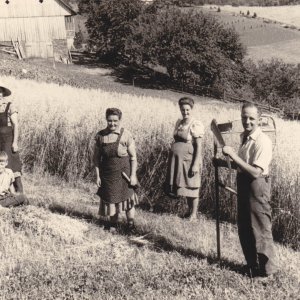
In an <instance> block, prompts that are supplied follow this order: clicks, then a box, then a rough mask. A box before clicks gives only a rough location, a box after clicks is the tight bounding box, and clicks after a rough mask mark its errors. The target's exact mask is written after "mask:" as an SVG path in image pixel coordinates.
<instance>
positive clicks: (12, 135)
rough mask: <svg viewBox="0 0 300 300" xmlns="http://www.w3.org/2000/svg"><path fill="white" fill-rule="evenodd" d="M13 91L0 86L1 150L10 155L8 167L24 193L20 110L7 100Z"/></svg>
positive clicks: (17, 187) (17, 185) (17, 188)
mask: <svg viewBox="0 0 300 300" xmlns="http://www.w3.org/2000/svg"><path fill="white" fill-rule="evenodd" d="M10 95H11V91H10V90H9V89H7V88H5V87H3V86H0V151H5V152H6V154H7V155H8V165H7V167H8V168H9V169H11V170H12V171H13V173H14V177H15V180H14V183H13V184H14V187H15V190H16V192H18V193H23V185H22V180H21V175H22V173H21V168H22V164H21V160H20V156H19V147H18V138H19V123H18V111H17V109H16V107H15V105H14V104H13V103H12V102H11V101H8V100H7V97H8V96H10Z"/></svg>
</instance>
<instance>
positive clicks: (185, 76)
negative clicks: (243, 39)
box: [126, 8, 245, 92]
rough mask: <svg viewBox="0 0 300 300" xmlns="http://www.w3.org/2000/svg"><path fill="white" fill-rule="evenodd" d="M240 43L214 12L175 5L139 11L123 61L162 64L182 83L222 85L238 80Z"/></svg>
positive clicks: (219, 87)
mask: <svg viewBox="0 0 300 300" xmlns="http://www.w3.org/2000/svg"><path fill="white" fill-rule="evenodd" d="M244 53H245V52H244V48H243V46H242V44H241V43H240V41H239V37H238V35H237V33H236V32H235V31H234V30H233V29H225V27H223V26H222V25H221V24H220V23H219V22H218V21H217V20H216V19H215V18H213V17H212V16H210V15H205V14H203V13H194V12H191V11H190V12H188V13H185V12H182V11H181V10H179V9H174V8H173V9H168V10H157V11H156V12H155V13H144V14H142V15H141V16H140V17H139V18H138V19H137V22H136V27H135V29H134V30H133V31H132V35H131V36H130V37H129V38H128V39H127V43H126V54H127V57H128V60H129V62H131V63H134V64H137V65H154V66H162V67H165V68H166V70H167V72H168V75H169V77H170V79H171V80H172V81H173V82H175V83H176V84H177V86H180V87H181V88H182V89H185V88H187V87H190V86H193V87H197V88H198V89H199V88H204V89H205V88H207V89H210V90H217V92H221V91H223V88H224V86H228V87H230V88H234V87H235V86H240V85H241V84H242V83H243V75H242V74H243V64H242V61H243V57H244Z"/></svg>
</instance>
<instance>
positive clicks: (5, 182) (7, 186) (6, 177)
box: [0, 151, 28, 207]
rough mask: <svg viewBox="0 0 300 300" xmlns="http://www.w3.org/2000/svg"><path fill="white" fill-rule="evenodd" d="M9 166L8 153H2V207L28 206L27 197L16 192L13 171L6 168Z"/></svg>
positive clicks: (0, 182)
mask: <svg viewBox="0 0 300 300" xmlns="http://www.w3.org/2000/svg"><path fill="white" fill-rule="evenodd" d="M7 164H8V155H7V154H6V152H4V151H0V206H2V207H12V206H19V205H22V204H28V200H27V198H26V197H25V195H23V194H20V193H16V192H15V188H14V185H13V182H14V180H15V178H14V173H13V171H12V170H11V169H8V168H6V166H7Z"/></svg>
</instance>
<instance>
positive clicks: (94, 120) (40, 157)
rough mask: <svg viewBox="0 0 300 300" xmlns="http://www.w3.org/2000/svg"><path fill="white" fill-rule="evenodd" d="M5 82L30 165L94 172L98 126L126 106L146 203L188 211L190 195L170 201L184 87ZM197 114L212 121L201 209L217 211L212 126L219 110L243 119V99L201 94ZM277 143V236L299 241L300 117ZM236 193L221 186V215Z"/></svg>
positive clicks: (284, 126)
mask: <svg viewBox="0 0 300 300" xmlns="http://www.w3.org/2000/svg"><path fill="white" fill-rule="evenodd" d="M1 84H3V85H5V86H8V87H9V88H11V89H12V90H13V96H12V97H13V99H14V100H15V102H16V103H17V105H18V106H19V111H20V123H21V134H20V137H21V141H20V146H21V149H22V151H21V154H22V158H23V161H24V163H25V165H26V166H27V168H28V169H30V170H31V171H34V172H35V171H39V172H43V171H47V172H49V173H50V174H53V175H57V176H60V177H62V178H64V179H65V180H67V181H70V182H75V183H76V182H78V180H79V181H80V180H82V179H85V180H92V179H93V170H92V163H91V157H92V147H93V137H94V135H95V133H96V132H97V131H98V130H99V129H101V128H103V127H105V126H106V125H105V120H104V112H105V109H106V108H107V107H112V106H116V107H119V108H120V109H121V110H122V111H123V113H124V121H123V125H124V126H125V127H126V128H128V129H129V130H130V131H131V132H132V133H133V134H134V136H135V139H136V144H137V151H138V159H139V170H138V175H139V179H140V181H141V183H142V187H143V188H142V199H143V203H144V204H145V206H146V207H148V208H152V209H154V210H159V211H165V210H167V211H170V212H173V213H180V212H181V213H182V212H183V209H184V207H185V203H184V201H183V200H182V201H181V200H180V201H178V202H170V201H169V200H168V199H167V198H165V197H164V196H163V193H162V189H161V187H162V184H163V181H164V178H165V172H166V160H167V155H168V149H169V145H170V142H171V140H172V131H173V126H174V124H175V122H176V120H177V118H178V117H179V116H180V113H179V109H178V107H177V104H176V102H175V101H176V100H177V99H178V98H176V97H177V96H178V94H171V95H172V96H171V98H172V97H173V98H172V99H171V101H170V99H165V98H158V97H150V96H141V95H136V96H135V95H132V94H121V93H117V92H115V93H114V92H104V91H102V90H89V89H76V88H73V87H70V86H58V85H56V84H47V83H38V82H35V81H29V80H16V79H14V78H11V77H2V78H1ZM195 100H196V106H195V109H194V114H195V117H196V118H198V119H200V120H202V122H203V123H204V125H205V127H206V134H205V137H204V141H203V157H204V159H203V171H202V178H203V188H202V190H201V205H200V208H201V210H202V211H204V212H206V213H207V214H209V215H214V196H213V191H214V177H213V168H212V165H211V158H212V148H213V141H212V135H211V133H210V130H209V124H210V122H211V120H212V118H216V119H217V120H218V122H220V123H221V122H223V121H228V120H232V119H237V118H238V117H239V107H238V106H235V105H234V104H222V103H221V102H218V101H215V100H209V99H207V98H201V97H195ZM277 125H278V133H277V147H276V149H275V153H274V161H273V168H272V175H273V196H272V203H271V204H272V207H273V209H274V234H275V237H276V239H277V240H278V241H281V242H284V243H286V244H290V245H292V246H293V247H295V248H299V240H300V239H299V215H300V209H299V203H300V201H299V184H298V183H299V174H300V172H299V170H300V161H299V159H298V157H299V151H300V141H299V139H298V135H299V129H300V125H299V124H298V123H296V122H287V121H282V120H278V122H277ZM235 213H236V210H235V199H230V197H228V195H226V194H224V193H223V194H222V218H224V219H227V220H232V221H234V220H235Z"/></svg>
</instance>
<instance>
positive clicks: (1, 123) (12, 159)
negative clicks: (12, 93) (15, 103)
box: [0, 102, 22, 173]
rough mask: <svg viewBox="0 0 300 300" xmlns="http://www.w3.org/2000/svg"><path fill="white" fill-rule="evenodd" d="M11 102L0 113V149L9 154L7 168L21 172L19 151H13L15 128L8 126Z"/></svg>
mask: <svg viewBox="0 0 300 300" xmlns="http://www.w3.org/2000/svg"><path fill="white" fill-rule="evenodd" d="M9 106H10V102H9V103H8V104H7V106H6V109H5V111H4V112H2V113H0V151H5V152H6V154H7V155H8V165H7V168H8V169H11V170H12V171H13V172H14V173H16V172H21V168H22V164H21V160H20V156H19V152H15V153H13V152H12V149H11V146H12V143H13V128H12V126H8V122H7V120H8V118H9V116H8V110H9Z"/></svg>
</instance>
